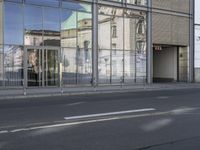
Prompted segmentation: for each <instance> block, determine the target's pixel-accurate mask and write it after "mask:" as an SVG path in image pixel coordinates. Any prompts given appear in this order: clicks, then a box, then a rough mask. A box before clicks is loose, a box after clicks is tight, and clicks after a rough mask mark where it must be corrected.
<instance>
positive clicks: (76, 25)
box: [0, 0, 189, 87]
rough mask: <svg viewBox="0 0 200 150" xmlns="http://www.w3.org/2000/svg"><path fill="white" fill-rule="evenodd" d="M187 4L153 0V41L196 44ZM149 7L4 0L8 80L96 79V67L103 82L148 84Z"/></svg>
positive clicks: (1, 53)
mask: <svg viewBox="0 0 200 150" xmlns="http://www.w3.org/2000/svg"><path fill="white" fill-rule="evenodd" d="M124 4H125V5H124ZM179 4H180V3H179V1H176V2H172V1H166V0H163V1H162V2H161V1H160V0H153V1H152V5H153V6H152V7H153V8H155V10H156V9H158V10H157V12H153V15H152V17H153V27H152V30H153V44H165V45H178V46H183V47H184V48H183V49H182V51H183V50H185V47H187V46H188V45H189V17H187V13H189V12H188V11H189V9H188V7H189V6H186V5H188V4H189V2H188V1H187V0H184V4H181V6H182V5H183V6H184V7H181V8H179V7H178V5H179ZM94 6H97V7H95V8H96V9H97V10H96V11H97V12H98V13H97V15H96V16H95V13H93V11H95V10H94V9H92V8H93V7H94ZM119 6H121V7H119ZM136 6H137V7H136ZM163 6H166V7H165V8H166V12H165V14H160V13H158V11H159V9H160V8H162V7H163ZM147 9H148V7H147V0H109V1H108V0H99V1H98V3H97V4H96V3H94V2H93V1H92V0H87V1H84V0H70V1H69V0H42V1H41V0H4V1H2V0H0V86H1V87H13V86H14V87H16V86H28V87H32V86H40V87H47V86H55V87H58V86H68V85H92V83H93V80H94V74H93V73H94V72H97V77H96V78H97V84H122V83H123V84H134V83H145V82H146V80H147V73H148V72H147V57H148V56H147V52H148V48H147V45H148V44H147V41H148V39H147V37H148V36H147V29H148V28H151V26H148V23H147V14H148V11H147ZM175 10H177V11H178V12H177V13H178V15H174V16H173V15H172V14H170V11H175ZM182 12H184V15H185V16H184V17H179V15H180V14H181V13H182ZM173 13H175V12H173ZM163 20H164V22H163ZM177 20H178V21H177ZM94 22H96V24H97V25H98V26H97V27H94V25H93V24H94ZM154 22H155V23H154ZM162 23H163V24H162ZM164 26H165V27H164ZM163 27H164V28H163ZM95 36H96V37H97V38H95V39H97V41H96V43H97V46H96V47H98V48H95V46H94V43H95V42H94V39H93V37H95ZM150 38H152V37H150ZM94 53H97V55H98V58H97V59H98V60H96V62H97V63H96V64H93V63H94V60H93V57H94ZM186 56H188V54H187V55H186ZM186 62H187V61H186ZM186 67H188V66H186ZM93 69H96V71H94V70H93Z"/></svg>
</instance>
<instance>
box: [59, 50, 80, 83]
mask: <svg viewBox="0 0 200 150" xmlns="http://www.w3.org/2000/svg"><path fill="white" fill-rule="evenodd" d="M61 56H62V80H63V84H64V85H68V84H76V83H77V64H76V58H77V57H76V49H75V48H62V55H61Z"/></svg>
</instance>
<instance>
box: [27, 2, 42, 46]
mask: <svg viewBox="0 0 200 150" xmlns="http://www.w3.org/2000/svg"><path fill="white" fill-rule="evenodd" d="M24 24H25V25H24V26H25V37H24V42H25V45H36V46H41V45H42V44H43V43H42V42H43V41H42V8H40V7H35V6H25V10H24Z"/></svg>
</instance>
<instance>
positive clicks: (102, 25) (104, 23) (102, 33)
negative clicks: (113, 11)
mask: <svg viewBox="0 0 200 150" xmlns="http://www.w3.org/2000/svg"><path fill="white" fill-rule="evenodd" d="M98 18H99V20H98V44H99V49H111V44H110V43H111V38H110V37H111V26H110V25H111V17H110V16H104V15H99V16H98Z"/></svg>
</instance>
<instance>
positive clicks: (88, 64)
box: [76, 48, 92, 84]
mask: <svg viewBox="0 0 200 150" xmlns="http://www.w3.org/2000/svg"><path fill="white" fill-rule="evenodd" d="M76 57H77V59H76V61H77V68H78V74H77V77H78V78H77V81H78V84H90V83H91V79H92V53H91V49H88V48H84V49H80V48H77V53H76Z"/></svg>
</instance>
